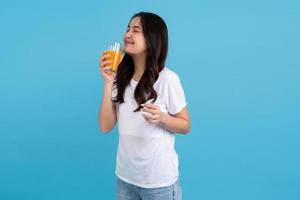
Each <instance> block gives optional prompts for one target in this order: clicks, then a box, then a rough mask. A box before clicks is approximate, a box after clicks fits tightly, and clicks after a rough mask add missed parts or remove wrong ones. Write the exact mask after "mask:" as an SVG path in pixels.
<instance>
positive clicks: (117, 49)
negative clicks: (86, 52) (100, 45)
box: [104, 42, 123, 72]
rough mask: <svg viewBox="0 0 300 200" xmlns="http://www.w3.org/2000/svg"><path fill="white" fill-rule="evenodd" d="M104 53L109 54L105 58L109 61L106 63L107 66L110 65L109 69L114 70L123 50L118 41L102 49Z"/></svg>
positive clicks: (116, 68)
mask: <svg viewBox="0 0 300 200" xmlns="http://www.w3.org/2000/svg"><path fill="white" fill-rule="evenodd" d="M104 54H105V55H109V56H108V57H106V58H105V60H110V61H111V62H110V63H109V64H107V66H110V70H111V71H113V72H116V71H117V70H118V66H119V64H120V62H121V60H122V58H123V52H122V49H121V45H120V43H118V42H115V43H114V44H113V45H109V46H108V48H107V49H106V50H105V51H104Z"/></svg>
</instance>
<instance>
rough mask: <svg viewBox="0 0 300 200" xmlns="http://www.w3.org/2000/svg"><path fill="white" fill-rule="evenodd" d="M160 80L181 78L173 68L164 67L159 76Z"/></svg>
mask: <svg viewBox="0 0 300 200" xmlns="http://www.w3.org/2000/svg"><path fill="white" fill-rule="evenodd" d="M158 79H160V81H163V82H165V81H174V80H179V76H178V74H177V73H176V72H174V71H173V70H171V69H169V68H167V67H164V69H163V70H162V71H161V72H160V73H159V78H158Z"/></svg>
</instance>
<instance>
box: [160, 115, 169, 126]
mask: <svg viewBox="0 0 300 200" xmlns="http://www.w3.org/2000/svg"><path fill="white" fill-rule="evenodd" d="M167 118H168V114H167V113H164V112H162V113H161V117H160V124H161V125H165V124H166V120H167Z"/></svg>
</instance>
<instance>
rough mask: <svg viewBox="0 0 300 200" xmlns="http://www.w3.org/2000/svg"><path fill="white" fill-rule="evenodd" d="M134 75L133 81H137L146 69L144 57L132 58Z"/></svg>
mask: <svg viewBox="0 0 300 200" xmlns="http://www.w3.org/2000/svg"><path fill="white" fill-rule="evenodd" d="M132 58H133V62H134V73H133V79H134V80H136V81H139V80H140V79H141V77H142V76H143V74H144V71H145V69H146V56H133V57H132Z"/></svg>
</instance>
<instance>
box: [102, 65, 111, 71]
mask: <svg viewBox="0 0 300 200" xmlns="http://www.w3.org/2000/svg"><path fill="white" fill-rule="evenodd" d="M110 68H111V67H110V66H106V67H100V70H101V71H105V72H108V71H110Z"/></svg>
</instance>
